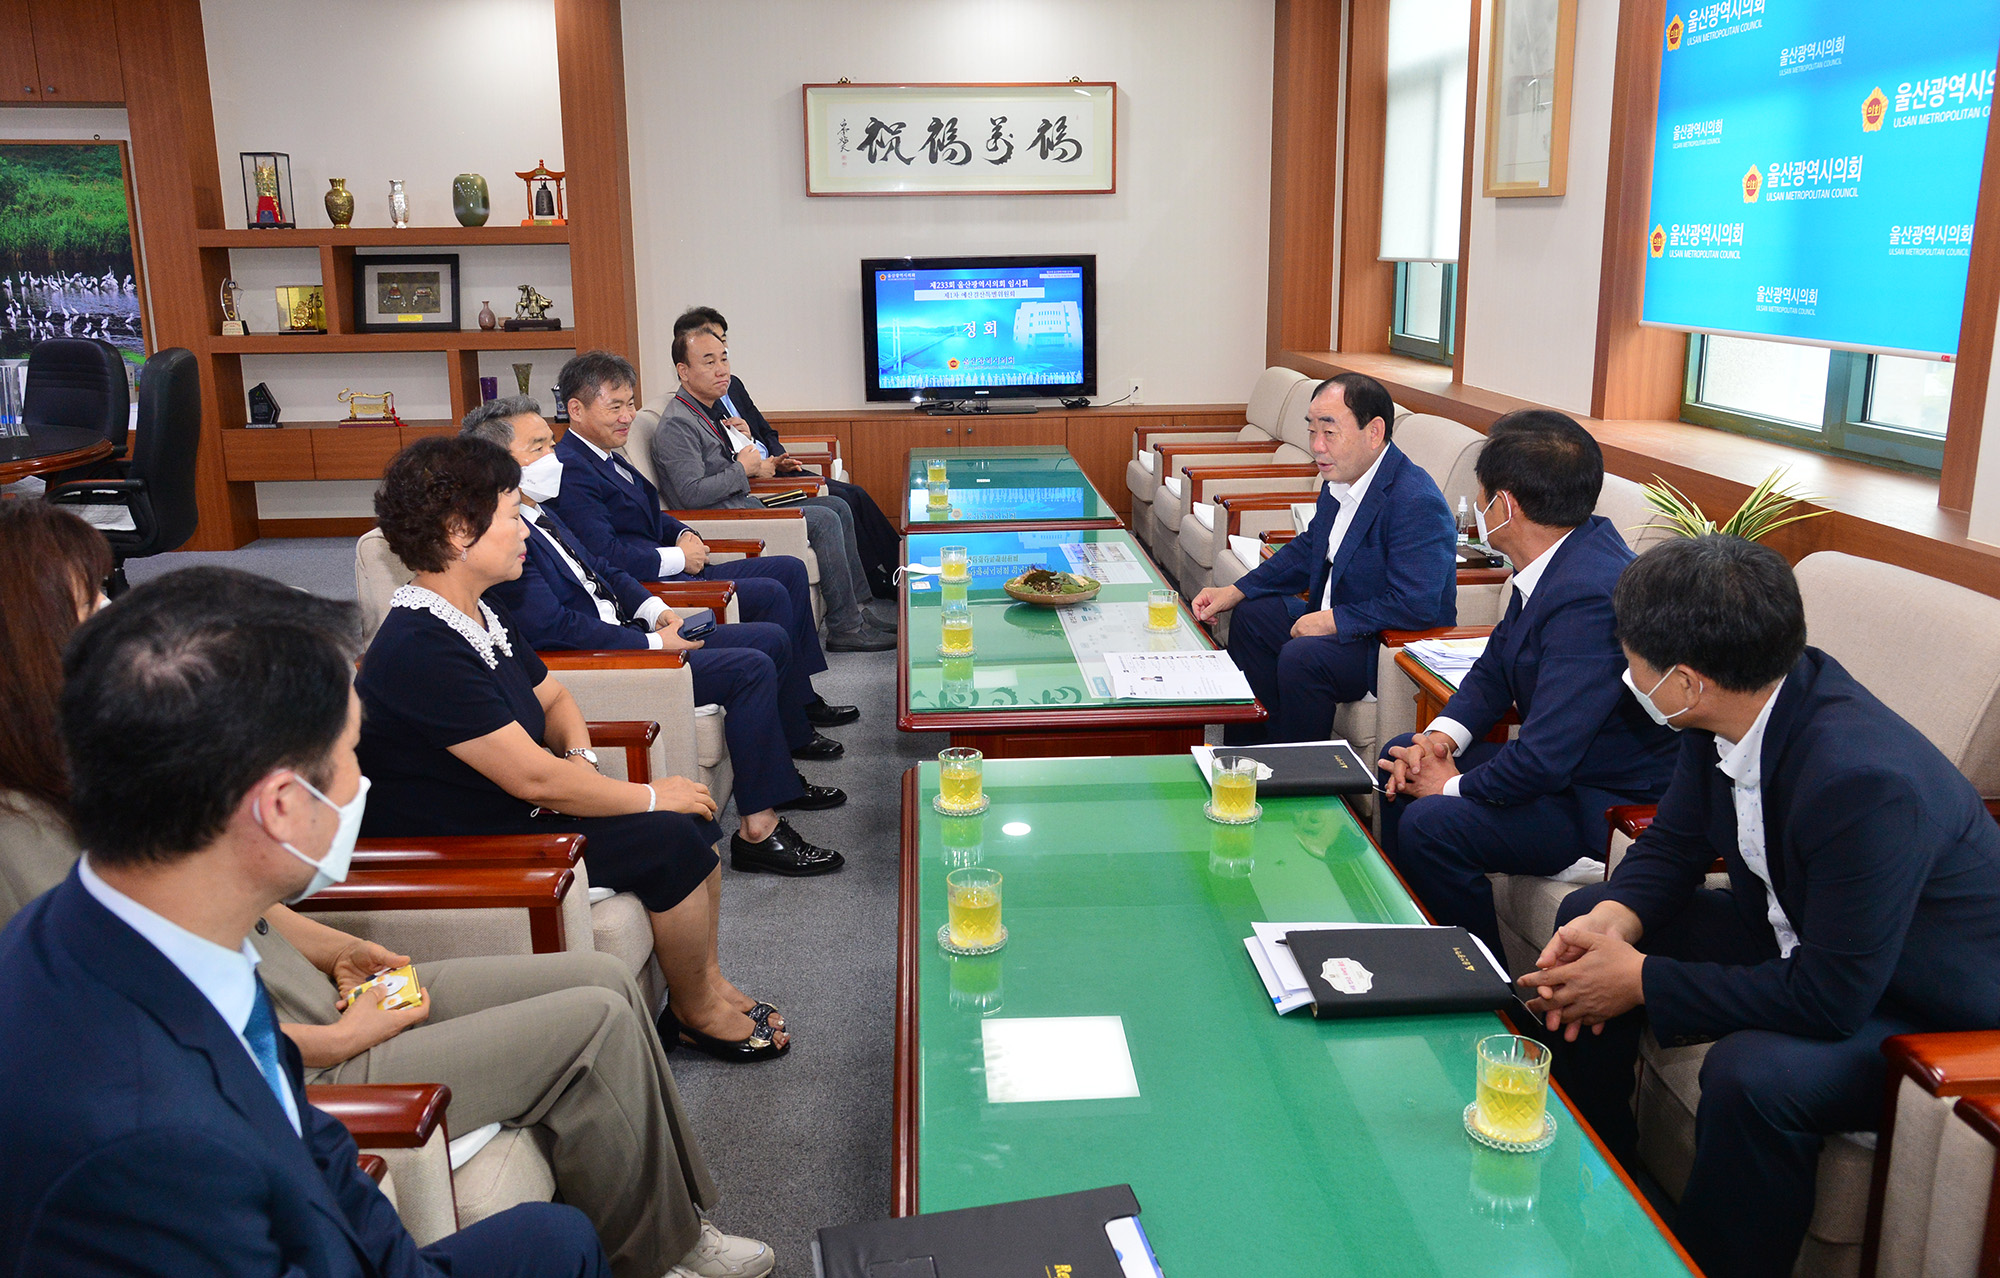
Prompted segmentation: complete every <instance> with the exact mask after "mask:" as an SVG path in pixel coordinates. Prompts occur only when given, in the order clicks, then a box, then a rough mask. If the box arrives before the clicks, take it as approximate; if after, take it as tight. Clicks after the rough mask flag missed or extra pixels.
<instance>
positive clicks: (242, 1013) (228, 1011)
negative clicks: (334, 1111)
mask: <svg viewBox="0 0 2000 1278" xmlns="http://www.w3.org/2000/svg"><path fill="white" fill-rule="evenodd" d="M76 875H77V878H79V879H81V880H82V881H83V890H84V891H86V892H88V893H90V895H91V896H92V897H94V898H95V899H96V901H97V903H98V904H99V905H101V906H103V907H104V908H105V909H107V910H109V911H111V912H112V913H113V914H115V915H117V916H118V919H119V921H121V922H122V923H124V924H125V926H127V927H129V928H131V929H132V930H133V931H134V932H137V933H138V934H139V935H140V936H142V937H144V938H145V939H146V942H147V943H148V944H149V945H151V946H152V947H153V948H154V949H156V950H158V951H159V952H160V953H161V954H163V955H165V956H166V960H167V962H169V963H172V964H173V965H174V966H175V967H177V968H179V969H180V973H181V975H182V976H185V977H187V979H188V983H189V984H191V985H193V986H194V987H195V988H196V989H197V990H200V991H201V996H202V997H203V998H205V999H207V1000H208V1002H209V1005H210V1006H211V1007H213V1008H214V1009H215V1012H216V1015H218V1016H220V1017H221V1018H222V1023H223V1024H225V1025H227V1026H228V1027H229V1029H230V1032H231V1033H233V1034H235V1035H236V1041H237V1042H239V1043H241V1044H243V1054H244V1055H245V1056H248V1057H249V1058H250V1068H251V1069H254V1070H256V1071H257V1076H258V1077H259V1078H262V1077H264V1067H263V1066H261V1065H259V1064H258V1063H257V1053H255V1052H253V1051H251V1050H250V1040H249V1039H248V1038H246V1037H245V1036H244V1033H243V1030H244V1028H245V1027H246V1026H248V1025H249V1024H250V1013H251V1011H252V1010H254V1009H255V1008H256V1006H257V964H258V963H260V962H262V961H263V960H262V959H261V957H260V956H259V955H258V953H257V950H256V947H255V946H253V945H251V944H250V939H249V938H248V937H245V938H244V939H243V948H242V949H240V950H225V949H223V948H222V947H221V946H220V945H217V944H216V943H215V942H214V941H211V940H209V939H207V938H206V937H201V936H196V935H195V934H194V933H193V932H190V931H188V930H187V929H186V928H184V927H182V926H181V925H180V924H178V923H175V922H173V921H171V920H169V919H166V918H163V917H161V916H160V915H158V914H155V913H154V912H153V911H151V910H149V909H147V908H146V907H145V906H143V905H141V904H139V903H138V902H137V901H135V900H133V899H132V898H131V897H129V896H127V895H125V894H124V893H123V892H120V891H119V890H118V889H117V888H115V887H112V886H111V885H110V884H109V883H106V882H105V881H104V880H103V879H101V878H99V877H97V872H96V871H95V870H93V869H91V868H90V858H89V857H88V856H86V857H84V858H83V859H82V860H81V861H79V862H78V863H77V871H76ZM279 1032H280V1033H282V1032H283V1031H282V1030H281V1031H279ZM281 1059H282V1058H281ZM278 1099H279V1101H280V1102H281V1103H283V1105H284V1107H285V1117H286V1118H288V1119H290V1120H291V1123H292V1130H293V1131H295V1132H297V1131H301V1130H302V1129H301V1128H300V1126H299V1102H298V1098H297V1097H295V1096H293V1095H292V1080H291V1079H290V1078H289V1077H284V1078H283V1083H282V1086H280V1087H279V1088H278Z"/></svg>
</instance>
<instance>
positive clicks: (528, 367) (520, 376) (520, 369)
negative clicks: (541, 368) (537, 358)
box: [514, 364, 535, 399]
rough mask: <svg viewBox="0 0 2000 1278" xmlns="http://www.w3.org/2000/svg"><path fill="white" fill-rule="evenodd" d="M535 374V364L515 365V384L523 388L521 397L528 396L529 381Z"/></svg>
mask: <svg viewBox="0 0 2000 1278" xmlns="http://www.w3.org/2000/svg"><path fill="white" fill-rule="evenodd" d="M534 376H535V366H534V365H533V364H516V365H514V384H515V385H516V386H519V387H520V388H521V398H523V399H526V398H527V397H528V383H529V381H531V380H532V379H533V378H534Z"/></svg>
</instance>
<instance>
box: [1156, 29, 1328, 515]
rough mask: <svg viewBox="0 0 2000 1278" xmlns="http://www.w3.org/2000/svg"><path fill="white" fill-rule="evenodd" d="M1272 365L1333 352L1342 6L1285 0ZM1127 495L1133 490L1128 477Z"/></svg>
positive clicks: (1277, 89) (1268, 354)
mask: <svg viewBox="0 0 2000 1278" xmlns="http://www.w3.org/2000/svg"><path fill="white" fill-rule="evenodd" d="M1274 28H1275V34H1276V39H1275V40H1274V42H1273V43H1274V45H1275V48H1276V52H1275V58H1274V63H1273V67H1272V75H1271V267H1270V286H1269V287H1270V300H1269V306H1268V312H1267V314H1266V318H1265V327H1264V362H1265V364H1267V365H1270V364H1276V363H1277V362H1278V356H1279V354H1280V352H1283V351H1318V350H1326V349H1327V348H1329V347H1330V346H1331V345H1332V344H1333V270H1334V237H1335V228H1336V225H1337V223H1338V220H1339V212H1340V94H1339V89H1338V86H1339V84H1340V0H1278V7H1277V15H1276V21H1275V24H1274ZM1119 478H1120V482H1119V485H1118V486H1119V488H1120V489H1121V490H1122V489H1123V488H1124V482H1123V478H1124V477H1123V475H1122V474H1121V475H1120V477H1119Z"/></svg>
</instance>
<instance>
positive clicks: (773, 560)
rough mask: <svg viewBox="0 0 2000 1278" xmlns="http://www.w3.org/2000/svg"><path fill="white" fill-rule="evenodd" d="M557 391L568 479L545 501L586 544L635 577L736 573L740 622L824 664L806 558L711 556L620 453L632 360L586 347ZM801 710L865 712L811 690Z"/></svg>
mask: <svg viewBox="0 0 2000 1278" xmlns="http://www.w3.org/2000/svg"><path fill="white" fill-rule="evenodd" d="M556 393H557V394H558V395H562V396H565V397H566V399H565V405H564V406H565V409H566V410H567V411H568V413H569V421H570V428H569V431H568V433H566V434H565V435H564V436H563V437H562V439H561V440H560V441H559V442H558V443H557V444H556V456H557V457H558V458H560V459H561V461H562V465H563V473H564V475H565V477H566V479H567V481H568V482H567V483H566V484H565V485H564V488H563V494H562V497H561V498H559V499H558V500H557V501H555V502H552V503H550V504H551V505H552V506H553V507H555V509H556V512H557V514H558V515H560V516H561V518H562V520H563V522H564V523H565V524H567V525H569V527H570V529H571V530H572V531H573V532H575V533H576V535H577V537H578V538H579V539H580V540H581V541H582V544H583V548H584V549H585V550H588V551H589V552H590V553H591V554H593V555H597V556H598V557H600V558H602V559H604V560H605V561H607V562H609V563H612V564H616V565H617V566H618V568H619V569H620V570H622V571H623V572H624V573H625V575H626V576H628V577H631V578H633V579H634V580H636V581H690V580H695V579H702V580H722V581H733V582H735V583H736V600H737V605H738V608H739V610H740V611H741V612H742V614H743V619H744V620H745V621H768V622H771V623H772V624H773V625H777V626H782V627H784V630H785V633H786V635H787V636H789V637H790V639H791V641H792V655H793V658H794V660H796V661H797V662H798V663H799V669H800V672H801V673H802V674H803V675H804V676H805V677H807V678H811V677H812V676H813V675H816V674H819V673H820V672H821V671H823V670H825V669H826V653H825V652H824V651H823V650H822V649H821V647H820V642H819V626H818V623H817V622H816V620H815V619H814V617H813V607H812V586H811V584H810V583H809V582H808V581H807V579H806V566H805V564H804V563H802V562H801V561H800V560H798V559H796V558H794V557H792V556H791V555H759V556H757V557H756V558H753V559H738V560H734V561H731V562H729V563H710V562H709V561H708V546H707V545H706V544H705V543H704V542H703V541H702V539H701V538H700V537H699V536H697V535H696V534H695V531H694V529H692V528H689V527H688V526H687V525H686V524H684V523H682V522H681V521H680V520H678V519H675V518H674V517H673V516H671V515H669V514H667V513H666V510H665V508H664V507H663V506H662V504H661V502H660V493H659V490H658V489H656V488H654V487H653V485H652V482H651V481H650V480H648V479H647V478H646V477H645V476H644V475H642V474H640V473H639V471H638V469H637V468H636V467H634V466H633V465H631V464H630V463H629V462H627V461H626V460H625V459H624V458H623V457H620V456H618V455H616V450H617V449H619V448H622V447H624V445H625V438H626V436H627V435H629V434H631V431H632V419H633V418H634V417H636V416H637V415H638V411H639V398H638V397H639V382H638V373H637V372H636V371H635V370H634V369H633V367H632V365H631V364H630V363H629V362H627V361H626V360H624V359H622V358H620V357H619V356H616V355H613V354H610V353H609V352H606V351H586V352H584V353H583V354H581V355H578V356H576V357H575V358H573V359H571V360H570V361H569V362H567V363H565V364H564V365H563V366H562V372H561V373H560V374H559V375H558V377H557V380H556ZM807 717H808V718H810V719H811V720H812V722H813V723H814V724H815V725H816V726H818V727H822V728H828V727H834V726H836V725H839V724H843V723H852V722H854V721H855V720H856V719H858V718H860V717H861V711H860V710H859V709H857V708H856V707H854V706H836V705H828V704H827V703H826V702H825V701H823V700H820V699H819V698H818V697H817V696H815V697H814V699H813V703H812V705H811V706H810V707H808V709H807Z"/></svg>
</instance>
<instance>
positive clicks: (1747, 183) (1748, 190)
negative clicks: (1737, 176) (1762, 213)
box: [1743, 164, 1764, 204]
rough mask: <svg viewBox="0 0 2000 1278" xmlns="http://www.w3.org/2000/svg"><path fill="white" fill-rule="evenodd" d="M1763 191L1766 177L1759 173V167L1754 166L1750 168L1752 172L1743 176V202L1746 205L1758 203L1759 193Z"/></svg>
mask: <svg viewBox="0 0 2000 1278" xmlns="http://www.w3.org/2000/svg"><path fill="white" fill-rule="evenodd" d="M1763 189H1764V175H1763V174H1762V173H1759V172H1758V171H1757V166H1756V165H1754V164H1753V165H1751V166H1750V171H1749V172H1748V173H1745V174H1744V175H1743V202H1744V203H1745V204H1755V203H1756V202H1757V192H1759V191H1761V190H1763Z"/></svg>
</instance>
